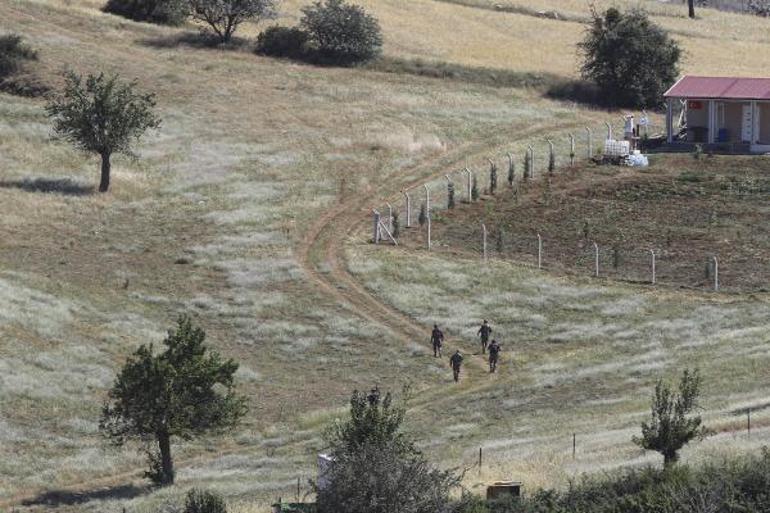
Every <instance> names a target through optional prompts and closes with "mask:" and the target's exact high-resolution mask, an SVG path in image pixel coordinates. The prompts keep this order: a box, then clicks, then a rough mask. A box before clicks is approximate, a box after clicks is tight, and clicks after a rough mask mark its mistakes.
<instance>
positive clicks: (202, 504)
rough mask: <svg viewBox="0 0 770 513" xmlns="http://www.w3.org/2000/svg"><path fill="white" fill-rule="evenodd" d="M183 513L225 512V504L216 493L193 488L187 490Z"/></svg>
mask: <svg viewBox="0 0 770 513" xmlns="http://www.w3.org/2000/svg"><path fill="white" fill-rule="evenodd" d="M184 513H227V505H226V504H225V500H224V499H223V498H222V496H221V495H219V494H218V493H215V492H209V491H207V490H198V489H195V488H193V489H192V490H190V491H189V492H187V497H186V498H185V502H184Z"/></svg>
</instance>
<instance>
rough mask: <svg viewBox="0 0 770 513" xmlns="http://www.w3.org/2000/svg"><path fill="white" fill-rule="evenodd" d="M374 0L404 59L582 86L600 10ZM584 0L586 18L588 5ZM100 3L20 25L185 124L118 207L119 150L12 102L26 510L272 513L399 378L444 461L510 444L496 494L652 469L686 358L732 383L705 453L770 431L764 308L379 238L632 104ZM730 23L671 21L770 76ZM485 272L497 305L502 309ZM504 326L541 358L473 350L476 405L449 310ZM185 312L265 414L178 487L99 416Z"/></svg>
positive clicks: (499, 453)
mask: <svg viewBox="0 0 770 513" xmlns="http://www.w3.org/2000/svg"><path fill="white" fill-rule="evenodd" d="M362 3H364V4H365V5H366V6H367V7H370V8H371V9H372V10H373V11H374V12H375V13H376V14H377V15H378V16H379V17H380V18H381V20H382V24H383V28H384V30H385V33H386V46H385V54H386V55H387V56H390V57H399V58H420V59H426V60H441V61H448V62H451V63H455V64H460V65H465V66H486V67H492V68H502V69H508V70H514V71H531V72H537V73H542V72H549V73H554V74H557V75H563V76H574V74H575V70H576V68H577V65H576V62H575V54H574V49H573V45H574V42H575V41H576V40H577V39H578V38H579V37H580V33H581V30H582V28H581V26H580V24H579V23H578V22H576V21H554V20H544V19H539V18H536V17H533V16H531V15H526V14H523V15H522V14H511V13H500V12H494V11H491V10H489V9H484V8H478V7H464V6H458V5H454V4H450V3H445V2H438V1H431V0H415V1H414V2H408V3H405V2H399V1H396V0H380V1H378V2H373V1H366V2H362ZM405 4H406V5H405ZM580 4H581V2H577V1H575V2H564V10H565V12H567V11H569V12H573V13H574V14H576V15H578V16H585V12H583V10H582V8H581V5H580ZM532 5H535V3H534V2H533V3H532ZM299 6H300V2H298V1H296V0H287V1H286V2H285V4H284V5H283V8H282V9H283V11H282V12H283V13H284V18H283V19H282V20H281V22H285V23H293V22H294V21H295V20H296V16H297V10H298V7H299ZM98 7H99V3H97V2H94V1H93V0H69V1H58V0H13V1H7V2H2V3H0V31H2V32H8V31H15V32H19V33H21V34H23V35H24V36H25V37H26V38H27V39H28V41H29V42H30V44H31V45H32V46H34V47H36V48H38V49H39V51H40V61H39V63H38V64H37V65H36V69H35V71H36V72H37V73H38V74H40V75H41V77H42V78H43V79H44V80H46V81H47V82H49V83H50V84H52V85H54V86H55V85H56V84H57V83H58V81H59V78H58V76H59V74H60V72H61V71H62V70H63V69H64V68H65V67H71V68H74V69H76V70H78V71H81V72H89V71H99V70H105V71H114V72H120V73H121V74H122V75H123V76H124V77H128V78H134V77H136V78H137V79H138V80H139V83H140V85H141V86H142V87H143V88H145V89H147V90H151V91H155V92H156V93H157V94H158V104H159V113H160V115H161V117H162V118H163V125H162V127H161V128H160V130H159V131H158V132H157V133H153V134H148V136H147V137H145V139H144V140H143V143H142V145H141V147H140V148H139V152H140V154H141V158H140V159H139V160H137V161H133V160H130V159H117V160H116V161H115V164H114V173H115V176H114V183H113V191H112V192H111V193H109V194H107V195H98V194H95V193H93V190H92V184H93V183H94V182H95V180H96V175H97V162H96V160H95V159H93V158H91V157H88V156H84V155H82V154H80V153H77V152H75V151H73V150H72V149H70V148H69V147H67V146H65V145H63V144H61V143H58V142H55V141H52V140H51V139H50V126H49V124H48V121H47V119H46V116H45V113H44V111H43V105H44V103H43V102H42V100H30V99H21V98H16V97H12V96H8V95H4V94H0V216H2V219H3V223H2V227H1V228H0V230H1V231H0V510H9V509H11V508H13V509H14V510H16V509H18V510H19V511H26V510H40V509H48V508H56V509H60V510H63V511H100V512H105V511H120V510H121V508H122V507H126V508H127V511H132V512H133V511H135V512H150V511H157V510H159V509H161V508H163V507H165V506H166V505H168V504H173V503H175V502H178V500H179V497H180V496H181V495H182V494H183V493H184V492H185V491H186V490H187V489H188V488H190V487H192V486H205V487H210V488H214V489H217V490H219V491H221V492H222V493H224V494H225V495H226V496H227V498H228V500H229V501H230V503H231V504H232V505H233V506H234V508H235V510H236V511H244V512H246V511H264V510H265V506H266V505H267V504H268V503H269V502H270V501H272V500H274V499H275V498H276V497H278V496H283V497H291V496H293V492H292V490H293V489H294V486H295V483H296V478H297V477H298V476H302V477H304V478H307V477H310V476H311V475H312V471H313V464H314V454H315V451H316V450H318V449H319V445H320V442H319V438H318V433H319V429H320V427H322V426H323V425H324V424H325V423H326V422H328V421H330V420H331V419H333V418H335V416H338V415H340V413H341V412H342V411H343V410H341V408H343V407H344V405H345V401H346V398H347V396H348V394H349V393H350V391H351V390H352V389H353V388H355V387H366V386H370V385H371V384H372V383H373V382H377V383H380V384H383V385H386V386H390V387H392V388H394V389H399V388H400V387H401V386H402V385H403V384H406V383H411V384H412V385H413V387H414V389H415V391H416V397H415V399H414V404H413V408H412V412H413V421H412V428H413V429H414V430H415V432H416V433H418V434H419V435H420V436H422V437H424V439H425V440H426V442H427V449H428V450H429V451H431V454H433V455H435V456H436V457H437V458H439V459H440V460H441V462H442V463H444V464H446V465H455V464H461V463H469V459H472V453H473V452H474V451H476V450H477V448H478V446H479V445H484V446H485V447H488V448H489V450H490V451H491V453H490V460H489V461H490V465H493V466H492V467H489V468H487V467H485V469H484V473H482V474H481V477H480V478H493V477H500V476H501V475H502V474H506V475H508V474H510V475H511V477H521V478H522V479H524V480H525V481H526V482H527V486H528V489H529V487H531V486H536V485H540V484H559V483H562V482H563V481H564V479H565V478H566V477H569V476H571V475H573V474H574V473H576V472H580V471H588V470H594V469H598V468H610V467H612V466H613V465H620V464H623V463H630V462H636V461H643V460H644V461H647V460H648V459H649V457H642V456H641V455H640V454H639V452H638V451H635V450H634V449H632V448H631V447H630V446H629V442H628V439H629V436H630V434H631V433H632V432H633V428H634V426H635V425H636V424H637V423H638V421H639V419H640V418H641V417H640V416H641V414H642V412H643V411H644V409H645V403H646V400H647V397H648V394H649V387H650V384H651V383H652V382H653V380H654V379H655V378H656V377H657V376H659V375H661V374H664V373H665V374H670V373H671V372H673V371H675V370H676V368H677V366H678V365H679V364H680V363H681V362H684V361H687V362H693V361H696V362H697V363H699V364H702V367H703V368H704V371H705V372H706V373H707V375H708V376H710V377H712V379H711V380H710V382H709V385H708V386H709V390H708V397H709V399H708V402H707V405H708V412H707V418H708V419H709V423H710V424H711V425H712V426H713V427H715V428H717V429H719V430H722V431H723V434H720V435H718V436H717V437H715V438H713V439H711V440H709V441H708V442H706V443H704V444H703V445H701V446H700V447H699V448H697V449H696V450H695V451H693V454H692V457H701V456H703V457H705V456H708V455H712V454H715V453H717V452H719V451H724V450H733V449H736V450H737V449H742V448H750V447H753V446H756V445H758V444H761V443H762V441H763V440H764V441H766V440H767V438H768V435H767V431H766V430H765V428H764V426H765V423H766V422H768V421H770V420H769V419H766V418H765V417H763V415H764V411H765V410H762V409H761V408H762V407H763V406H766V404H764V402H763V400H762V397H763V396H765V395H766V390H767V385H768V383H767V379H768V376H767V373H766V370H763V369H766V368H767V358H768V356H769V355H770V353H768V345H769V344H770V341H768V339H767V333H766V329H763V326H764V327H766V324H767V322H766V319H767V313H768V311H767V310H768V306H767V301H766V298H764V297H763V296H760V297H754V298H731V299H728V300H725V299H721V298H720V299H713V298H711V297H704V296H700V295H698V294H684V295H679V294H674V293H673V292H672V293H661V294H660V296H659V295H658V294H657V293H653V292H649V291H640V290H639V289H636V288H633V287H625V286H615V285H607V286H606V287H605V286H603V285H597V284H596V283H593V282H590V281H583V280H581V279H575V280H572V279H564V280H562V279H557V278H549V277H548V276H547V275H541V274H538V273H534V272H532V271H531V270H529V269H527V268H526V267H522V266H513V265H510V264H503V263H500V264H494V266H493V267H491V268H490V269H489V270H479V269H478V268H477V267H476V266H474V265H470V264H469V263H468V262H467V261H466V260H464V259H462V258H459V259H458V258H456V257H452V256H441V255H434V256H427V255H424V254H420V253H418V254H417V257H415V256H414V253H412V252H401V251H398V250H396V251H392V250H382V249H381V248H378V249H375V248H372V247H369V246H368V245H367V244H366V243H365V236H366V235H365V234H364V233H363V232H361V231H360V229H359V228H360V226H361V224H360V223H361V222H364V223H367V224H368V221H367V216H368V211H369V208H371V207H372V205H375V204H378V203H379V202H381V201H383V200H385V199H387V198H391V197H393V196H394V195H396V194H397V193H398V191H399V190H400V189H401V188H402V187H404V186H405V185H407V184H409V185H417V184H420V183H422V182H424V181H426V180H429V179H431V180H432V179H435V178H436V177H440V176H442V175H443V173H444V172H446V170H447V169H449V168H453V169H456V168H457V167H458V166H462V165H463V164H464V162H465V160H466V159H470V161H471V162H472V163H479V164H480V163H482V162H483V158H484V157H486V156H487V155H490V154H493V153H497V154H499V153H500V152H502V151H505V150H506V148H510V147H511V146H512V145H518V146H520V145H522V144H524V143H525V142H527V141H529V140H538V141H540V143H539V144H541V145H542V139H543V137H545V136H546V135H552V134H553V133H554V131H555V130H556V131H558V132H559V133H564V132H566V131H569V130H573V131H574V130H578V129H581V128H582V127H583V126H585V125H591V126H599V125H600V123H602V122H603V121H604V120H605V119H611V120H617V116H618V115H617V113H605V112H600V111H593V110H588V109H583V108H580V107H577V106H575V105H570V104H561V103H556V102H552V101H549V100H546V99H544V98H542V97H541V96H540V95H539V94H538V93H537V92H535V91H530V90H525V89H511V88H502V87H489V86H482V85H475V84H468V83H463V82H461V81H452V80H448V81H441V80H434V79H427V78H415V77H412V76H405V75H398V74H383V73H376V72H372V71H365V70H358V69H321V68H314V67H311V66H305V65H297V64H292V63H288V62H281V61H275V60H271V59H265V58H260V57H257V56H255V55H254V54H253V53H251V52H250V51H247V49H243V50H239V51H222V50H212V49H198V48H192V47H189V46H185V45H176V44H173V42H174V41H175V40H176V39H178V38H179V36H180V35H181V34H183V33H184V32H186V31H191V30H195V29H194V28H193V27H183V28H180V29H167V28H161V27H154V26H150V25H145V24H139V23H134V22H130V21H126V20H123V19H120V18H117V17H114V16H110V15H106V14H103V13H101V12H99V10H98ZM560 9H561V7H560ZM656 9H657V7H656ZM660 9H663V8H662V7H661V8H660ZM666 9H667V8H666ZM702 12H703V19H702V20H700V21H699V22H700V23H701V25H700V26H697V27H693V26H692V25H690V23H691V22H689V21H688V20H686V19H684V18H679V17H674V16H671V15H669V14H668V11H667V10H665V9H664V10H661V11H656V15H657V14H658V13H659V14H660V17H659V19H660V21H661V23H664V24H667V26H669V27H670V28H672V29H674V30H676V31H677V37H678V38H679V39H681V40H682V41H683V43H684V44H685V45H686V47H687V48H688V51H689V52H690V53H689V55H688V60H687V62H686V64H685V68H686V70H687V71H691V72H692V71H701V70H702V72H704V73H706V72H717V71H719V72H721V73H725V72H727V71H728V70H729V71H732V72H735V73H741V74H751V69H749V66H750V65H751V66H756V67H757V69H763V67H767V66H766V65H767V63H765V62H764V61H763V59H767V58H768V57H766V56H767V55H768V54H769V53H768V52H767V51H766V50H767V41H765V39H764V38H765V37H766V34H767V32H766V25H762V23H764V22H760V21H758V20H754V19H749V18H742V17H737V16H736V15H728V14H716V13H711V12H708V11H705V10H704V11H702ZM458 20H462V23H460V22H459V21H458ZM741 22H744V23H743V25H741ZM700 27H703V28H702V29H701V28H700ZM738 27H740V30H739V28H738ZM244 29H245V30H244V31H243V35H244V36H249V37H251V36H253V35H254V34H256V33H257V32H258V30H259V29H258V28H256V27H253V26H247V27H244ZM701 30H703V31H705V32H704V34H707V35H704V36H701V35H698V36H694V35H692V33H694V32H699V31H701ZM738 36H739V37H738ZM741 52H752V53H754V54H755V55H756V58H755V60H753V61H752V62H753V64H751V63H750V62H749V61H750V60H749V59H736V58H735V55H736V54H740V53H741ZM557 129H558V130H557ZM348 234H350V235H351V236H350V237H348ZM404 264H409V265H404ZM477 283H482V284H484V287H486V288H488V289H489V291H490V294H489V295H487V296H480V295H478V294H475V293H474V291H475V289H476V286H475V285H476V284H477ZM434 292H438V294H434ZM372 294H374V296H372ZM448 304H451V305H452V306H451V308H453V309H454V310H453V312H454V314H453V312H452V311H448V310H445V309H446V308H447V305H448ZM517 305H518V306H519V307H517ZM526 305H529V306H526ZM524 306H526V308H525V307H524ZM544 308H548V309H549V310H551V309H552V310H553V316H550V315H545V312H543V311H542V310H543V309H544ZM487 311H489V314H488V315H489V316H490V317H492V318H493V319H494V320H495V323H496V324H499V325H500V326H501V328H504V329H506V331H509V332H511V333H516V336H517V337H518V338H521V342H520V344H521V352H520V353H516V355H515V356H514V357H513V359H512V361H511V363H513V362H515V365H514V364H511V365H510V366H508V364H507V363H508V362H504V363H505V364H506V366H505V369H504V372H502V373H501V374H500V375H499V376H495V377H494V379H491V380H490V379H488V377H487V376H486V375H484V374H483V372H482V370H483V361H481V359H480V358H473V359H471V363H470V364H469V375H468V379H467V380H466V381H464V382H463V384H461V386H459V387H454V388H453V387H452V386H451V383H449V381H450V379H449V378H450V376H448V375H447V370H446V369H445V365H444V364H443V362H441V363H439V362H435V361H434V360H433V359H432V358H431V357H430V356H429V355H428V353H427V348H426V343H425V342H426V340H425V338H424V333H423V331H422V329H423V326H424V325H425V324H426V323H429V322H431V321H432V320H434V319H436V320H440V321H442V322H444V320H446V322H447V324H448V325H449V331H450V333H451V334H452V335H451V337H452V344H455V343H457V344H461V345H462V346H463V347H467V348H468V349H469V350H470V349H471V348H472V346H471V345H470V344H471V337H470V336H469V333H470V332H469V330H470V326H471V324H472V323H473V322H475V321H476V317H478V316H480V315H483V314H485V313H486V312H487ZM182 312H187V313H192V314H193V315H194V316H195V318H196V320H197V322H199V323H200V324H201V325H202V326H203V327H205V328H206V330H207V332H208V334H209V337H210V339H211V343H212V345H214V346H215V347H216V348H217V349H218V350H220V351H221V352H222V353H224V354H225V355H227V356H231V357H234V358H237V359H238V360H239V361H240V362H241V364H242V365H241V369H240V371H239V377H240V382H241V386H242V389H243V391H244V392H245V393H247V394H248V395H249V399H250V401H249V402H250V408H251V413H250V415H249V416H248V418H247V419H246V421H245V423H244V425H243V426H242V427H241V428H240V429H239V430H238V431H237V432H235V433H232V434H231V435H230V436H227V437H225V438H218V439H210V440H199V441H196V442H192V443H185V444H181V443H180V444H177V446H176V453H175V456H176V458H177V463H178V485H176V486H175V487H172V488H170V489H166V490H162V491H153V490H148V489H147V488H145V487H144V486H143V485H142V480H141V473H142V470H143V468H144V461H143V456H142V455H141V454H140V453H139V452H138V451H136V450H135V449H136V448H134V447H129V448H127V449H124V450H118V449H113V448H110V447H108V446H107V445H106V444H105V442H104V441H103V440H102V439H101V438H100V436H99V435H98V433H97V427H96V426H97V419H98V415H99V409H100V405H101V401H102V400H103V399H104V397H105V393H106V390H107V389H108V387H109V386H110V384H111V382H112V379H113V377H114V374H115V371H116V370H117V369H118V367H119V366H120V365H121V363H122V362H123V361H124V359H125V357H126V356H127V354H129V353H130V352H131V351H132V350H133V349H134V348H135V347H137V346H138V345H139V344H141V343H146V342H156V343H157V342H159V341H160V340H162V338H163V336H164V333H165V330H166V329H167V328H168V327H170V326H171V325H172V323H173V322H174V319H175V318H176V316H177V315H178V314H180V313H182ZM458 312H464V313H465V315H464V316H463V317H462V318H460V317H459V316H457V315H456V314H457V313H458ZM450 316H451V317H452V318H451V319H450ZM471 317H472V318H471ZM516 330H521V331H516ZM569 399H575V401H573V402H570V401H569ZM565 404H567V405H568V406H566V407H565V406H564V405H565ZM500 405H503V406H504V408H500ZM582 406H585V407H582ZM747 406H754V407H755V408H757V409H758V410H760V411H758V412H757V414H756V415H757V420H756V422H757V431H756V432H755V433H752V438H751V440H745V439H743V438H742V437H741V436H739V435H738V434H735V433H733V432H732V430H738V429H739V427H740V425H741V418H742V417H741V408H745V407H747ZM557 423H558V424H557ZM555 425H558V426H559V427H558V428H556V429H555V428H553V426H555ZM570 431H574V432H579V433H580V434H581V435H583V436H585V442H581V445H580V452H581V456H580V458H578V459H577V460H576V461H575V462H572V461H568V459H569V458H571V456H570V455H569V454H568V453H565V452H564V449H565V447H567V446H568V445H569V441H568V440H566V439H565V434H568V433H569V432H570ZM728 442H729V443H728ZM688 454H689V453H688ZM568 457H569V458H568ZM688 457H689V456H688ZM645 458H647V459H645ZM525 461H526V463H524V462H525ZM480 478H479V479H480ZM473 479H474V481H473V482H472V483H469V484H471V485H475V484H476V481H475V480H476V479H477V478H476V476H473Z"/></svg>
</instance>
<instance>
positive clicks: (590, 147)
mask: <svg viewBox="0 0 770 513" xmlns="http://www.w3.org/2000/svg"><path fill="white" fill-rule="evenodd" d="M586 136H587V137H588V160H591V159H592V158H594V141H593V134H592V133H591V129H590V128H588V127H586Z"/></svg>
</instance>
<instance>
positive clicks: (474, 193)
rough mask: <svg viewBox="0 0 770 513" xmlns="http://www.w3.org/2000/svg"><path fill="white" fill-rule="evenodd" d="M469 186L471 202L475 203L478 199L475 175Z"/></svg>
mask: <svg viewBox="0 0 770 513" xmlns="http://www.w3.org/2000/svg"><path fill="white" fill-rule="evenodd" d="M471 184H472V185H471V201H476V200H477V199H479V184H478V183H477V181H476V175H473V180H472V181H471Z"/></svg>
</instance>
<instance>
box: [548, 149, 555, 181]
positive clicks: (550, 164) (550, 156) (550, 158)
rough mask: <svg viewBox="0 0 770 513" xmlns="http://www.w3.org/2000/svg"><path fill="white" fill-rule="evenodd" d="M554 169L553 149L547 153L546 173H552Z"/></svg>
mask: <svg viewBox="0 0 770 513" xmlns="http://www.w3.org/2000/svg"><path fill="white" fill-rule="evenodd" d="M555 170H556V155H555V154H554V152H553V151H550V152H549V153H548V174H550V175H552V174H553V172H554V171H555Z"/></svg>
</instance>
